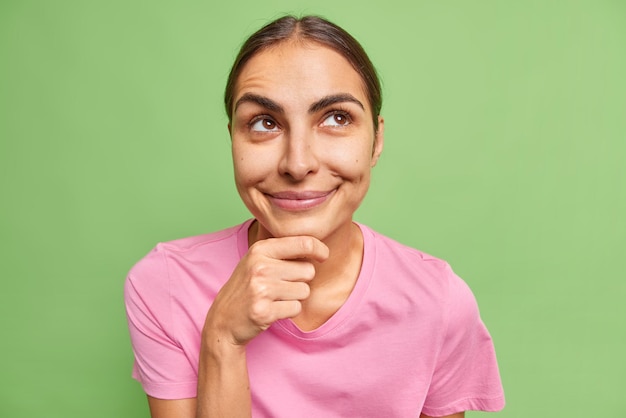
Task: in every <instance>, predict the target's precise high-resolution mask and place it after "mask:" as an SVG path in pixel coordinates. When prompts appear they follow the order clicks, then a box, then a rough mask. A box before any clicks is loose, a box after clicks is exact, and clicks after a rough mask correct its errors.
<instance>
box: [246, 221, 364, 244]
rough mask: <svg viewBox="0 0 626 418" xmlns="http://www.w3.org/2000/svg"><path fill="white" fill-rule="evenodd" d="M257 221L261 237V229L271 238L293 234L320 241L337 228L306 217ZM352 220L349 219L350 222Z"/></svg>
mask: <svg viewBox="0 0 626 418" xmlns="http://www.w3.org/2000/svg"><path fill="white" fill-rule="evenodd" d="M257 221H259V227H260V228H261V229H260V230H259V232H260V236H261V237H263V236H264V235H265V234H263V231H266V234H267V235H268V238H269V237H273V238H281V237H293V236H311V237H314V238H317V239H319V240H320V241H324V239H326V238H327V237H328V236H329V235H331V234H332V232H333V231H334V230H336V229H338V228H337V226H336V225H335V227H333V226H331V224H330V223H329V222H327V221H320V220H312V219H311V220H307V219H302V218H300V219H290V220H285V221H277V220H274V221H270V222H267V221H261V220H259V218H257ZM351 222H352V221H351V220H350V223H351Z"/></svg>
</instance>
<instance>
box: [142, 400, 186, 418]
mask: <svg viewBox="0 0 626 418" xmlns="http://www.w3.org/2000/svg"><path fill="white" fill-rule="evenodd" d="M148 405H149V406H150V416H151V417H152V418H194V417H195V416H196V398H190V399H175V400H168V399H157V398H153V397H152V396H148Z"/></svg>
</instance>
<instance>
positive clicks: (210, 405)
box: [153, 237, 328, 418]
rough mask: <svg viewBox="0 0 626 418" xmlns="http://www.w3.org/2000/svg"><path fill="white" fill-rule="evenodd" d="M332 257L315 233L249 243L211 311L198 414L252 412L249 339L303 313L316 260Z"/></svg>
mask: <svg viewBox="0 0 626 418" xmlns="http://www.w3.org/2000/svg"><path fill="white" fill-rule="evenodd" d="M327 257H328V248H327V247H326V246H325V245H324V244H323V243H322V242H321V241H319V240H317V239H315V238H311V237H284V238H274V239H268V240H263V241H258V242H257V243H255V244H254V245H252V246H251V247H250V249H249V250H248V253H247V254H246V255H245V256H244V258H243V259H242V260H241V262H240V263H239V264H238V265H237V267H236V268H235V271H234V272H233V274H232V276H231V277H230V279H229V280H228V282H227V283H226V284H225V285H224V287H222V289H221V290H220V292H219V293H218V295H217V297H216V298H215V300H214V301H213V303H212V305H211V308H210V309H209V311H208V313H207V317H206V320H205V323H204V328H203V331H202V343H201V344H202V345H201V348H200V359H199V365H198V397H197V415H196V418H206V417H212V418H213V417H216V418H217V417H228V418H231V417H232V418H235V417H242V418H248V417H250V416H251V398H250V382H249V379H248V367H247V363H246V344H247V343H248V342H249V341H251V340H252V339H253V338H255V337H256V336H257V335H259V334H260V333H261V332H263V331H264V330H266V329H267V328H269V326H270V325H271V324H272V323H273V322H275V321H276V320H278V319H282V318H291V317H294V316H296V315H297V314H298V313H299V312H300V310H301V309H302V307H301V303H300V301H301V300H303V299H306V298H307V297H308V296H309V293H310V289H309V286H308V284H307V282H308V281H310V280H312V279H313V277H314V276H315V268H314V266H313V263H312V261H313V260H314V261H317V262H323V261H324V260H326V258H327ZM309 260H311V261H309ZM153 418H155V417H153ZM181 418H182V417H181Z"/></svg>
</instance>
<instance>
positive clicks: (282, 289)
mask: <svg viewBox="0 0 626 418" xmlns="http://www.w3.org/2000/svg"><path fill="white" fill-rule="evenodd" d="M269 293H270V294H269V295H268V296H269V297H270V298H271V299H273V300H274V301H289V300H304V299H306V298H308V297H309V295H310V294H311V288H310V287H309V285H308V284H306V283H304V282H286V281H281V282H277V283H276V284H275V286H273V288H272V289H271V290H270V292H269Z"/></svg>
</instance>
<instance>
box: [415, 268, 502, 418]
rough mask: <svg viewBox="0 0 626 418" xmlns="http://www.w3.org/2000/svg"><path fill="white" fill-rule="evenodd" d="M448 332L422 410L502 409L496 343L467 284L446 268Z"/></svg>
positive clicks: (436, 413) (440, 412) (445, 412)
mask: <svg viewBox="0 0 626 418" xmlns="http://www.w3.org/2000/svg"><path fill="white" fill-rule="evenodd" d="M446 274H447V276H448V296H447V301H446V302H445V306H446V311H445V314H444V315H445V320H444V321H445V322H444V324H445V325H444V326H445V329H446V332H445V334H444V336H443V340H442V343H441V347H440V351H439V354H438V356H437V363H436V366H435V370H434V374H433V378H432V381H431V384H430V388H429V391H428V394H427V397H426V400H425V402H424V407H423V409H422V413H424V414H426V415H429V416H433V417H439V416H445V415H450V414H454V413H457V412H462V411H470V410H475V411H499V410H501V409H502V408H503V407H504V393H503V390H502V383H501V380H500V374H499V371H498V364H497V361H496V354H495V350H494V346H493V342H492V339H491V336H490V335H489V332H488V331H487V328H486V327H485V325H484V324H483V322H482V320H481V318H480V314H479V311H478V306H477V304H476V299H475V298H474V295H473V294H472V292H471V290H470V289H469V287H468V286H467V284H466V283H465V282H464V281H463V280H461V279H460V278H459V277H458V276H456V275H455V274H454V273H453V272H452V270H451V269H450V268H449V267H447V268H446Z"/></svg>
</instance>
